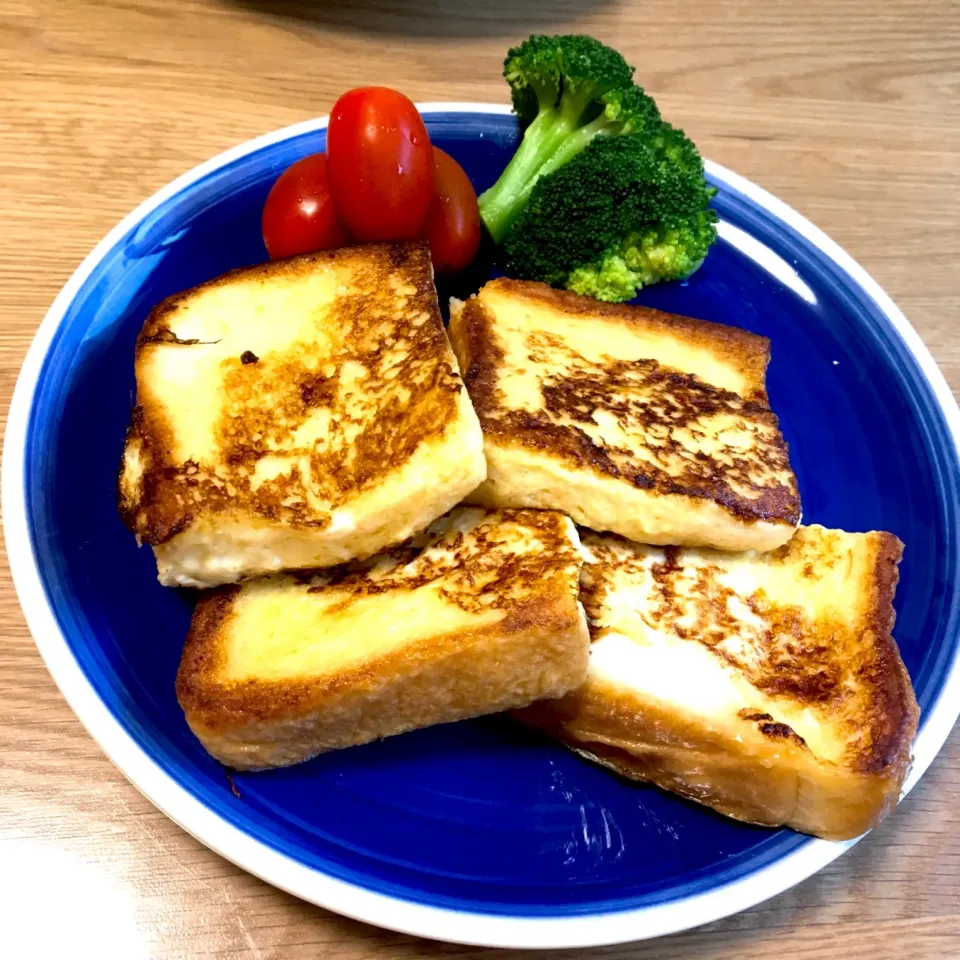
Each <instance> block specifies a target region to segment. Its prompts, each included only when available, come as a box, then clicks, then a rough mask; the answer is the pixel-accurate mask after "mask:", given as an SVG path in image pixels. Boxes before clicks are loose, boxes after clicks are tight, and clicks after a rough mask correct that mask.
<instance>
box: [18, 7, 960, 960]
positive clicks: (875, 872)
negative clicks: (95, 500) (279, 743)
mask: <svg viewBox="0 0 960 960" xmlns="http://www.w3.org/2000/svg"><path fill="white" fill-rule="evenodd" d="M535 30H537V31H550V32H554V31H570V30H575V31H580V32H589V33H592V34H594V35H595V36H597V37H599V38H601V39H603V40H605V41H608V42H610V43H613V44H615V45H616V46H617V47H618V48H619V49H621V50H622V51H623V52H624V53H625V54H626V55H627V57H628V59H630V60H631V61H633V62H635V63H637V64H638V65H639V77H640V79H641V81H642V82H643V84H644V85H645V86H646V87H648V88H649V89H650V90H651V92H653V93H654V94H655V95H656V96H657V98H658V101H659V103H660V105H661V107H662V109H663V112H664V113H665V114H666V115H667V116H668V117H669V118H670V119H671V120H673V121H675V122H676V123H678V124H679V125H681V126H683V127H684V128H685V129H686V130H687V131H688V132H689V133H690V134H691V135H692V136H693V137H694V139H695V140H696V141H697V142H698V143H699V144H700V146H701V148H702V149H703V152H704V154H705V155H707V156H709V157H712V158H713V159H714V160H717V161H719V162H720V163H723V164H725V165H726V166H728V167H731V168H732V169H734V170H736V171H738V172H740V173H742V174H744V175H746V176H747V177H750V178H752V179H753V180H755V181H756V182H757V183H759V184H761V185H762V186H764V187H766V188H767V189H768V190H771V191H772V192H774V193H775V194H777V195H778V196H780V197H781V198H783V199H784V200H785V201H787V202H788V203H790V204H792V205H793V206H794V207H796V208H797V209H798V210H800V211H801V212H802V213H804V214H806V215H807V216H808V217H810V218H811V219H812V220H813V221H814V222H815V223H816V224H818V225H819V226H820V227H822V228H823V229H825V230H826V231H827V232H828V233H829V234H830V235H831V236H833V237H834V238H835V239H836V240H837V241H839V242H840V243H841V244H842V245H843V246H844V247H845V248H846V249H847V250H849V251H850V252H851V253H852V254H853V255H854V256H855V257H856V258H857V259H858V260H859V261H860V262H861V263H862V264H863V265H864V266H865V267H866V268H867V269H868V270H869V271H870V272H871V273H872V274H873V275H874V276H875V277H876V279H877V280H878V281H879V282H880V284H881V285H882V286H883V287H884V288H885V289H886V290H887V291H888V292H889V293H890V294H891V295H892V296H893V298H894V299H895V300H896V301H897V302H898V304H899V305H900V306H901V307H902V308H903V310H904V311H905V313H906V314H907V316H908V317H909V318H910V319H911V320H912V322H913V323H914V324H915V326H916V327H917V328H918V330H919V331H920V333H921V335H922V336H923V337H924V338H925V340H926V342H927V343H928V344H929V346H930V348H931V350H932V351H933V353H934V355H935V356H936V358H937V360H938V362H939V363H940V365H941V367H942V369H943V370H944V372H945V373H946V375H947V377H948V379H949V380H950V382H951V385H952V387H953V389H954V390H955V391H956V390H957V388H958V387H960V337H958V335H957V330H958V324H960V316H958V314H960V271H958V270H957V267H956V264H957V262H958V260H960V229H958V220H960V217H958V212H960V211H958V201H960V180H958V172H960V7H958V6H957V4H956V2H955V0H948V2H937V0H914V2H905V0H884V2H881V0H873V2H866V0H861V2H855V0H847V2H843V0H712V2H705V0H686V2H677V0H478V2H475V3H473V4H470V3H465V2H452V0H405V2H404V0H317V2H315V3H299V4H296V3H283V2H268V0H143V2H134V0H33V2H31V0H0V407H2V408H3V410H4V411H5V410H6V407H7V405H8V403H9V398H10V393H11V391H12V389H13V384H14V381H15V379H16V376H17V371H18V369H19V366H20V363H21V360H22V358H23V355H24V353H25V351H26V349H27V345H28V343H29V341H30V338H31V337H32V336H33V333H34V330H35V329H36V327H37V324H38V323H39V322H40V319H41V317H42V316H43V314H44V311H45V310H46V309H47V307H48V306H49V304H50V302H51V301H52V299H53V297H54V296H55V294H56V292H57V290H58V289H59V288H60V286H61V285H62V284H63V283H64V281H65V280H66V279H67V277H68V276H69V275H70V273H71V272H72V271H73V270H74V269H75V267H76V266H77V265H78V263H79V262H80V260H81V259H82V258H83V256H84V255H85V254H86V253H87V252H88V251H89V250H90V248H91V247H92V246H93V245H94V244H95V243H96V241H97V240H99V239H100V238H101V237H102V236H103V235H104V234H105V233H106V232H107V230H109V229H110V227H112V226H113V225H114V224H115V223H116V222H117V221H118V220H119V219H120V217H121V216H122V215H124V214H125V213H127V212H128V211H129V210H130V209H131V208H132V207H133V206H134V205H136V204H137V203H139V202H140V201H141V200H143V199H144V198H145V197H147V196H149V195H150V194H151V193H152V192H153V191H155V190H156V189H158V188H159V187H161V186H163V185H164V184H165V183H166V182H167V181H169V180H170V179H171V178H172V177H174V176H176V175H178V174H180V173H182V172H183V171H184V170H186V169H188V168H189V167H191V166H193V165H194V164H196V163H198V162H199V161H201V160H204V159H206V158H208V157H210V156H211V155H213V154H214V153H217V152H218V151H220V150H223V149H225V148H227V147H229V146H231V145H233V144H236V143H238V142H240V141H242V140H245V139H247V138H248V137H252V136H256V135H257V134H261V133H264V132H266V131H269V130H272V129H274V128H275V127H279V126H283V125H284V124H288V123H292V122H294V121H298V120H303V119H306V118H309V117H312V116H315V115H318V114H322V113H325V112H326V111H327V110H328V108H329V107H330V105H331V103H332V102H333V100H334V99H335V97H336V95H337V94H338V93H339V92H340V91H342V90H344V89H346V88H348V87H351V86H355V85H359V84H367V83H385V84H390V85H393V86H398V87H400V88H402V89H403V90H404V91H405V92H406V93H408V94H409V95H410V96H412V97H413V98H415V99H421V100H493V101H505V100H506V90H505V87H504V85H503V83H502V81H501V80H500V77H499V70H500V63H501V60H502V57H503V53H504V50H505V48H506V46H507V45H508V44H510V43H511V42H514V41H516V40H518V39H520V38H522V37H524V36H525V35H527V34H528V33H530V32H531V31H535ZM105 575H109V571H105ZM0 624H2V640H0V917H2V918H3V921H2V923H0V956H2V957H4V958H10V960H20V958H31V960H32V958H47V957H58V958H59V957H71V958H80V957H87V956H90V957H94V956H95V957H97V958H99V960H113V958H117V960H138V958H142V957H149V958H162V960H167V958H195V957H237V958H240V957H244V958H246V957H251V958H258V960H259V958H264V960H265V958H278V960H299V958H308V957H309V958H313V957H329V958H337V960H355V958H361V957H376V958H387V957H394V958H415V957H461V958H479V957H485V956H487V955H492V954H493V952H492V951H486V950H480V949H475V948H468V947H456V946H445V945H441V944H436V943H432V942H426V941H419V940H416V939H414V938H411V937H406V936H401V935H396V934H392V933H387V932H383V931H380V930H377V929H374V928H373V927H369V926H365V925H363V924H361V923H357V922H353V921H349V920H344V919H341V918H339V917H336V916H333V915H331V914H329V913H326V912H324V911H323V910H319V909H315V908H313V907H311V906H309V905H307V904H305V903H301V902H299V901H298V900H295V899H294V898H292V897H290V896H287V895H286V894H283V893H280V892H278V891H276V890H274V889H272V888H270V887H268V886H267V885H265V884H263V883H261V882H260V881H258V880H256V879H254V878H253V877H251V876H249V875H247V874H245V873H244V872H243V871H241V870H239V869H237V868H236V867H234V866H232V865H231V864H229V863H228V862H226V861H225V860H223V859H221V858H220V857H218V856H217V855H215V854H213V853H211V852H210V851H208V850H206V849H205V848H204V847H202V846H201V845H200V844H199V843H198V842H196V841H195V840H194V839H192V838H191V837H190V836H188V835H187V834H185V833H184V832H183V831H182V830H180V829H179V828H178V827H177V826H175V825H174V824H173V823H171V822H170V821H169V820H167V819H166V817H164V815H163V814H161V813H160V812H158V811H157V810H156V809H154V808H153V807H152V806H151V805H150V804H149V803H148V802H147V801H146V800H144V799H143V798H142V797H141V796H140V795H139V794H138V793H137V791H136V790H135V789H134V788H133V787H132V786H130V785H129V784H128V783H127V782H126V780H125V779H124V778H123V776H122V775H121V774H120V773H119V772H118V771H117V770H116V769H115V768H114V767H113V766H112V765H111V764H110V763H109V762H108V761H107V760H106V758H105V757H104V756H103V755H102V754H101V752H100V750H99V748H98V747H97V745H96V744H95V743H94V742H93V741H92V740H91V739H90V737H89V736H88V735H87V734H86V733H85V732H84V730H83V729H82V727H81V726H80V724H79V723H78V722H77V720H76V719H75V718H74V716H73V715H72V713H71V712H70V710H69V709H68V707H67V706H66V704H65V703H64V702H63V700H62V699H61V697H60V695H59V693H58V692H57V690H56V688H55V686H54V684H53V682H52V681H51V680H50V678H49V677H48V675H47V672H46V670H45V669H44V666H43V664H42V662H41V661H40V658H39V656H38V655H37V653H36V651H35V649H34V646H33V643H32V641H31V639H30V636H29V634H28V632H27V629H26V626H25V625H24V621H23V618H22V616H21V613H20V610H19V607H18V605H17V601H16V598H15V596H14V593H13V589H12V586H11V584H10V578H9V573H8V571H7V568H6V565H5V560H4V564H3V567H2V569H0ZM958 810H960V735H958V734H957V733H954V735H953V737H952V738H951V739H950V741H949V742H948V744H947V746H946V748H945V749H944V751H943V753H942V754H941V755H940V757H939V758H938V759H937V761H936V762H935V763H934V764H933V766H932V768H931V769H930V771H929V773H928V774H927V775H926V777H925V778H924V780H923V782H922V783H921V784H920V785H919V786H918V787H917V789H915V790H914V791H913V793H912V794H911V795H910V797H909V798H908V799H907V800H906V802H905V803H904V804H903V805H902V807H901V808H900V809H899V810H898V811H897V812H896V814H894V815H893V816H892V817H890V818H889V819H888V820H887V821H886V822H885V823H884V824H883V825H882V826H881V827H880V828H879V829H878V830H876V831H875V832H874V833H873V834H872V835H871V836H870V837H869V838H867V839H866V840H865V841H863V842H862V843H861V844H860V845H859V846H857V847H856V848H855V849H854V850H853V851H851V852H850V853H849V854H847V855H845V856H844V857H842V858H841V859H840V860H838V861H837V862H835V863H834V864H833V865H832V866H830V867H829V868H827V869H826V870H824V871H823V872H822V873H820V874H819V875H818V876H816V877H814V878H812V879H810V880H808V881H806V882H805V883H802V884H800V886H798V887H796V888H795V889H793V890H791V891H790V892H788V893H785V894H783V895H781V896H779V897H777V898H775V899H773V900H771V901H769V902H768V903H765V904H762V905H761V906H758V907H756V908H755V909H753V910H750V911H748V912H746V913H743V914H741V915H739V916H736V917H732V918H729V919H727V920H723V921H721V922H718V923H713V924H710V925H708V926H705V927H702V928H700V929H697V930H694V931H692V932H690V933H687V934H683V935H679V936H675V937H670V938H666V939H664V940H660V941H656V942H653V943H647V944H636V945H632V946H622V947H613V948H608V949H605V950H596V951H576V952H574V953H570V954H568V955H569V956H570V957H572V958H573V957H576V958H585V957H588V956H589V957H607V958H611V960H612V958H621V960H626V958H631V960H641V958H698V960H706V958H712V960H720V958H724V960H751V958H757V960H759V958H772V960H773V958H775V960H783V958H787V957H803V958H817V960H827V958H831V960H832V958H836V957H842V958H845V960H854V958H870V960H883V958H891V960H892V958H901V957H910V958H927V957H958V956H960V813H958ZM23 937H26V939H21V938H23ZM503 956H505V957H511V958H519V957H521V956H523V954H521V953H520V952H512V951H511V952H507V953H506V954H503Z"/></svg>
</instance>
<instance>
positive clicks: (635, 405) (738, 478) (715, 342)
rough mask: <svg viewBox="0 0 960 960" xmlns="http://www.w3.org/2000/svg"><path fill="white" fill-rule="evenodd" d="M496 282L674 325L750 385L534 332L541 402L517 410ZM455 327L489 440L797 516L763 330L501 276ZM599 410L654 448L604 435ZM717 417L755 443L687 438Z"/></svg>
mask: <svg viewBox="0 0 960 960" xmlns="http://www.w3.org/2000/svg"><path fill="white" fill-rule="evenodd" d="M487 291H490V292H495V293H498V294H501V295H507V296H510V297H511V298H513V299H514V300H521V301H523V300H526V301H530V302H534V303H539V304H546V305H548V306H549V307H551V308H552V309H555V310H558V311H563V312H564V313H565V314H567V315H569V316H574V317H582V318H584V319H589V320H595V321H600V320H605V321H610V322H615V323H621V324H623V325H625V326H628V327H631V328H634V329H637V330H643V331H649V332H658V333H668V334H669V336H670V337H671V338H672V339H673V340H674V341H678V342H685V343H689V344H690V345H692V346H695V347H697V348H701V349H704V350H708V351H709V352H710V353H711V354H712V355H713V356H715V357H719V358H723V359H725V360H727V361H729V362H730V363H731V365H733V366H735V367H736V368H737V369H738V370H739V371H741V373H742V374H743V377H744V380H745V382H746V383H747V384H749V387H748V388H747V389H746V390H745V391H744V394H743V395H742V396H741V395H739V394H737V393H734V392H732V391H730V390H727V389H722V388H720V387H716V386H713V385H711V384H709V383H706V382H704V381H703V380H701V379H699V378H698V377H697V376H694V375H692V374H689V373H684V372H682V371H679V370H675V369H671V368H670V367H667V366H664V365H663V364H661V363H659V362H657V361H656V360H654V359H639V360H618V359H614V358H606V359H605V360H603V361H602V362H592V361H588V360H586V359H585V358H584V357H582V356H580V355H579V354H578V353H576V351H574V350H572V349H570V348H569V347H568V346H567V345H566V344H565V343H564V341H563V339H562V337H559V336H555V335H553V334H551V333H550V332H549V331H546V330H541V331H532V332H529V333H528V335H527V338H526V347H527V356H526V363H527V364H529V366H530V368H532V369H538V367H539V369H541V370H543V371H544V373H543V374H542V376H541V382H540V388H541V393H542V404H541V405H540V406H539V407H538V408H536V409H533V410H530V409H509V408H508V407H507V405H506V404H505V402H504V396H503V393H502V391H501V389H500V385H499V378H500V374H501V371H502V370H503V368H504V364H505V359H506V358H505V354H504V350H503V349H502V347H501V345H500V344H499V342H498V337H497V333H496V329H495V327H496V318H495V317H494V316H493V315H492V313H491V311H490V310H489V308H488V307H487V306H486V304H485V300H484V293H485V292H487ZM450 333H451V338H452V340H453V343H454V348H455V350H456V352H457V355H458V359H459V361H460V366H461V371H462V373H463V378H464V382H465V383H466V386H467V392H468V393H469V394H470V398H471V400H472V401H473V405H474V408H475V410H476V411H477V415H478V417H479V419H480V423H481V426H482V428H483V431H484V435H485V438H486V440H487V443H488V444H493V445H500V446H503V447H514V446H518V447H523V448H524V449H527V450H531V451H538V452H540V453H543V454H545V455H547V456H550V457H555V458H558V459H560V460H561V461H563V462H565V463H566V464H567V465H569V466H570V467H572V468H575V469H584V470H589V471H592V472H593V473H595V474H597V475H600V476H604V477H608V478H611V479H615V480H618V481H623V482H625V483H626V484H629V485H630V487H632V488H635V489H638V490H645V491H650V492H652V493H656V494H662V495H667V496H680V497H690V498H692V499H694V500H705V501H712V502H714V503H716V504H717V505H719V506H720V507H722V508H724V509H725V510H726V511H728V512H729V513H730V514H731V515H732V516H734V517H736V518H738V519H739V520H740V521H742V522H745V523H754V522H756V521H768V522H773V523H782V524H784V525H790V526H793V525H796V524H797V523H798V522H799V520H800V498H799V493H798V490H797V485H796V480H795V478H794V477H793V473H792V471H791V468H790V463H789V457H788V450H787V445H786V443H785V441H784V440H783V437H782V435H781V433H780V431H779V424H778V421H777V417H776V416H775V414H774V413H773V412H772V411H771V410H770V407H769V402H768V399H767V394H766V389H765V385H764V380H765V373H766V367H767V363H768V360H769V341H768V340H767V339H766V338H764V337H759V336H756V335H754V334H751V333H748V332H746V331H744V330H738V329H735V328H733V327H726V326H722V325H720V324H714V323H709V322H707V321H703V320H695V319H693V318H690V317H681V316H675V315H672V314H666V313H663V312H661V311H658V310H654V309H652V308H649V307H638V306H624V305H615V304H605V303H599V302H597V301H594V300H590V299H589V298H586V297H579V296H577V295H576V294H572V293H569V292H568V291H558V290H554V289H552V288H550V287H548V286H546V285H545V284H540V283H532V282H526V281H517V280H503V279H500V280H493V281H491V282H490V283H489V284H487V286H486V287H485V288H484V290H483V291H481V293H480V294H479V295H478V296H477V297H474V298H472V299H470V300H468V301H467V302H466V303H465V304H463V306H462V308H461V309H460V310H459V311H458V312H456V313H455V314H454V316H453V318H452V320H451V326H450ZM598 336H599V337H602V331H600V332H598ZM546 362H549V363H550V364H551V369H550V372H546V369H547V368H546V367H545V363H546ZM598 411H599V412H601V413H602V414H603V415H604V416H606V417H608V418H609V419H611V420H613V421H615V422H617V423H619V424H620V425H621V426H624V427H625V428H627V429H630V430H631V431H633V432H634V434H635V435H638V436H639V435H645V436H646V438H647V439H646V441H645V445H646V452H647V454H648V455H646V456H643V457H640V456H637V453H636V451H635V450H633V449H629V448H627V449H621V448H619V447H616V446H610V445H607V444H604V443H602V442H599V441H598V439H597V431H596V423H597V419H596V418H597V416H598ZM716 419H727V420H730V421H735V422H741V423H746V424H749V428H748V429H749V432H750V434H751V436H752V440H751V446H750V447H749V449H744V447H743V445H742V442H741V440H740V439H738V441H737V442H736V443H732V444H730V445H727V446H722V447H721V449H719V450H718V451H717V452H716V453H713V454H706V453H704V452H703V451H702V450H700V449H698V448H697V447H696V446H695V445H691V444H690V436H691V435H692V436H696V435H697V432H698V430H700V429H701V425H702V424H703V423H704V422H705V421H707V420H716ZM781 478H786V481H785V482H784V481H783V479H781ZM518 505H519V504H518ZM574 519H577V520H585V519H587V518H579V517H575V518H574ZM610 529H615V527H613V526H611V527H610ZM623 532H625V533H626V532H627V531H623ZM631 535H634V536H635V535H636V534H635V533H631Z"/></svg>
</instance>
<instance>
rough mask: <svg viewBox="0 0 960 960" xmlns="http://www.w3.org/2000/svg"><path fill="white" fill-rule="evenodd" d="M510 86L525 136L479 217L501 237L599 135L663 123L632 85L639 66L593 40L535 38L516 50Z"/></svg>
mask: <svg viewBox="0 0 960 960" xmlns="http://www.w3.org/2000/svg"><path fill="white" fill-rule="evenodd" d="M503 75H504V77H505V78H506V80H507V82H508V83H509V84H510V90H511V94H512V98H513V106H514V110H515V111H516V114H517V117H518V118H519V120H520V123H521V125H522V126H524V127H525V129H524V134H523V140H522V142H521V144H520V147H519V148H518V149H517V152H516V153H515V154H514V155H513V158H512V159H511V160H510V163H509V164H508V165H507V168H506V169H505V170H504V172H503V174H502V175H501V177H500V179H499V180H498V181H497V182H496V183H495V184H494V185H493V186H492V187H491V188H490V189H489V190H487V191H486V192H485V193H483V194H482V195H481V196H480V198H479V203H480V215H481V216H482V217H483V220H484V223H485V224H486V226H487V229H488V230H489V232H490V235H491V236H492V237H493V239H494V240H495V241H497V242H499V241H500V240H501V239H502V238H503V236H504V235H505V234H506V232H507V230H508V229H509V228H510V225H511V224H512V223H513V221H514V220H515V219H516V217H517V216H518V215H519V214H520V213H521V211H522V210H523V208H524V205H525V204H526V202H527V200H528V199H529V197H530V194H531V191H532V190H533V187H534V185H535V184H536V181H537V179H538V178H539V177H540V176H545V175H547V174H549V173H551V172H553V171H555V170H557V169H558V168H560V167H561V166H562V165H563V164H564V163H566V162H568V161H569V160H570V159H572V158H573V157H574V156H576V154H577V153H579V152H580V151H581V150H583V149H584V148H585V147H586V146H587V145H588V144H589V143H590V142H591V141H592V140H593V139H594V138H596V137H598V136H603V135H611V134H618V133H631V132H635V131H638V130H640V129H644V128H647V127H651V128H654V127H655V126H656V124H657V123H658V122H659V112H658V111H657V107H656V104H654V102H653V101H652V100H651V99H650V97H648V96H647V95H646V94H645V93H644V92H643V91H642V90H641V89H640V88H639V87H635V86H634V85H633V82H632V80H633V67H631V66H630V65H629V64H628V63H627V62H626V61H625V60H624V59H623V57H622V56H620V54H619V53H617V52H616V51H615V50H611V49H610V47H607V46H605V45H604V44H602V43H600V42H599V41H598V40H594V39H593V38H592V37H583V36H557V37H545V36H533V37H530V39H529V40H527V41H525V42H524V43H522V44H521V45H520V46H519V47H516V48H514V49H512V50H511V51H510V52H509V53H508V54H507V59H506V61H505V62H504V67H503Z"/></svg>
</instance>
